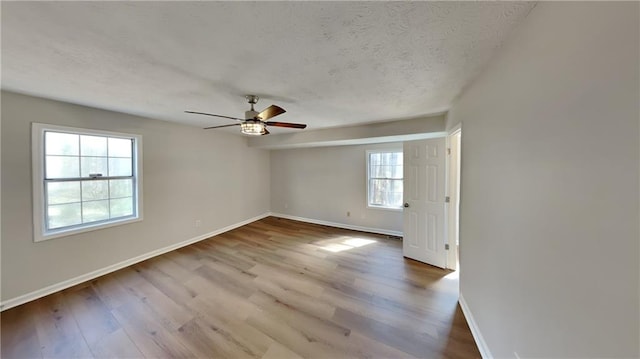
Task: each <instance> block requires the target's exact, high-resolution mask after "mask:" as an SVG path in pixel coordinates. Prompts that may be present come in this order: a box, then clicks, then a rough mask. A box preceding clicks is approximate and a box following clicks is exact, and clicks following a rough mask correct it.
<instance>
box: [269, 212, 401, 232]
mask: <svg viewBox="0 0 640 359" xmlns="http://www.w3.org/2000/svg"><path fill="white" fill-rule="evenodd" d="M270 215H272V216H274V217H280V218H286V219H291V220H294V221H300V222H307V223H313V224H321V225H323V226H329V227H337V228H343V229H351V230H354V231H360V232H370V233H378V234H386V235H390V236H397V237H402V232H400V231H390V230H388V229H382V228H372V227H362V226H354V225H352V224H345V223H336V222H328V221H321V220H319V219H312V218H304V217H297V216H291V215H288V214H282V213H273V212H272V213H270Z"/></svg>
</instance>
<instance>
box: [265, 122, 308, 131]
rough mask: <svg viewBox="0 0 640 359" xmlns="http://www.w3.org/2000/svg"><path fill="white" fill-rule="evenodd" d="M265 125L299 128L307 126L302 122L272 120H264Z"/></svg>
mask: <svg viewBox="0 0 640 359" xmlns="http://www.w3.org/2000/svg"><path fill="white" fill-rule="evenodd" d="M265 125H267V126H275V127H288V128H300V129H302V128H306V127H307V125H305V124H304V123H290V122H274V121H269V122H265Z"/></svg>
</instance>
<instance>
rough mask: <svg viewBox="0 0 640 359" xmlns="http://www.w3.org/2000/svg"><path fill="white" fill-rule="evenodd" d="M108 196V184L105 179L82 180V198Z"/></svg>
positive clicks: (93, 198)
mask: <svg viewBox="0 0 640 359" xmlns="http://www.w3.org/2000/svg"><path fill="white" fill-rule="evenodd" d="M107 198H109V184H108V183H107V181H101V180H88V181H83V182H82V200H83V201H94V200H98V199H107Z"/></svg>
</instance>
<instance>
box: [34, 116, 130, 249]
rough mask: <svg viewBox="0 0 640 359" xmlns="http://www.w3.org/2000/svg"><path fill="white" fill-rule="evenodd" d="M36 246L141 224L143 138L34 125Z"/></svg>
mask: <svg viewBox="0 0 640 359" xmlns="http://www.w3.org/2000/svg"><path fill="white" fill-rule="evenodd" d="M32 129H33V133H32V135H33V136H32V141H33V142H32V145H33V169H34V171H33V174H34V181H33V182H34V227H35V228H34V233H35V236H34V239H35V240H36V241H40V240H45V239H50V238H55V237H60V236H65V235H69V234H73V233H78V232H84V231H87V230H94V229H99V228H103V227H106V226H113V225H116V224H123V223H128V222H131V221H135V220H139V219H141V198H140V195H139V194H140V186H141V173H140V168H141V162H140V159H141V158H140V154H141V145H142V144H141V141H142V139H141V137H140V136H138V135H129V134H122V133H113V132H105V131H95V130H85V129H77V128H70V127H61V126H53V125H44V124H35V123H34V124H33V127H32Z"/></svg>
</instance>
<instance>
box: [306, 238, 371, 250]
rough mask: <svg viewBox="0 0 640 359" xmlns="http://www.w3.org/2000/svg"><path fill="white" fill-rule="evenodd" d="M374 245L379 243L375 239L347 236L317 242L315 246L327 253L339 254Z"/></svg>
mask: <svg viewBox="0 0 640 359" xmlns="http://www.w3.org/2000/svg"><path fill="white" fill-rule="evenodd" d="M372 243H377V241H375V240H373V239H365V238H358V237H347V236H345V237H340V238H334V239H329V240H325V241H320V242H316V243H314V244H315V245H317V246H319V247H320V248H321V249H324V250H325V251H329V252H333V253H337V252H342V251H348V250H350V249H354V248H359V247H363V246H366V245H368V244H372Z"/></svg>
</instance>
